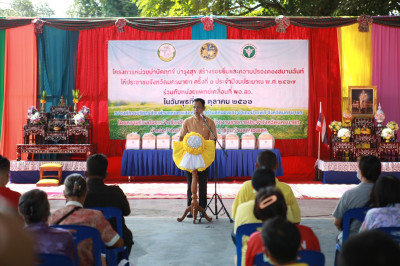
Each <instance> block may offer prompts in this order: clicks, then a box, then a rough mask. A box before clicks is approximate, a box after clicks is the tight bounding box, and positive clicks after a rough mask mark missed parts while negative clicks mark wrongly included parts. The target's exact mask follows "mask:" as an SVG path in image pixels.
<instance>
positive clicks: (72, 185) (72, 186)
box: [64, 174, 87, 198]
mask: <svg viewBox="0 0 400 266" xmlns="http://www.w3.org/2000/svg"><path fill="white" fill-rule="evenodd" d="M64 186H65V189H64V195H65V197H77V198H81V197H83V196H86V192H87V186H86V181H85V179H84V178H83V177H82V176H81V175H80V174H72V175H69V176H67V178H66V179H65V181H64Z"/></svg>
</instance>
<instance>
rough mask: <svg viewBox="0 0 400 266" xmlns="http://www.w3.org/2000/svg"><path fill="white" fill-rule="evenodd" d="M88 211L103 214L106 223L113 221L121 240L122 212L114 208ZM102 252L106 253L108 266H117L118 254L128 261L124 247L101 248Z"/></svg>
mask: <svg viewBox="0 0 400 266" xmlns="http://www.w3.org/2000/svg"><path fill="white" fill-rule="evenodd" d="M90 209H93V210H98V211H101V212H103V215H104V217H105V218H106V220H108V221H110V220H112V219H115V221H116V231H117V233H118V235H119V236H120V237H121V238H122V236H123V229H122V212H121V210H120V209H118V208H116V207H93V208H90ZM103 252H104V253H106V258H107V262H108V265H109V266H114V265H118V254H120V253H122V258H125V259H127V260H129V254H128V249H127V248H126V246H124V247H122V248H111V249H110V248H107V247H105V246H103Z"/></svg>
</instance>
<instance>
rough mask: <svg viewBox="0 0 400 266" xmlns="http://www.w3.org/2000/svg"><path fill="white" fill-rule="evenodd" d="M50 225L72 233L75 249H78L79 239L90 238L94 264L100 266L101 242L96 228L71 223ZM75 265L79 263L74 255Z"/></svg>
mask: <svg viewBox="0 0 400 266" xmlns="http://www.w3.org/2000/svg"><path fill="white" fill-rule="evenodd" d="M52 227H56V228H62V229H65V230H69V231H70V232H71V233H72V236H73V238H74V242H75V247H76V249H77V250H78V244H79V243H80V242H81V241H83V240H85V239H88V238H91V239H92V242H93V258H94V265H95V266H101V245H102V243H103V242H102V241H101V238H100V233H99V231H98V230H97V229H96V228H94V227H91V226H86V225H72V224H68V225H67V224H65V225H53V226H52ZM55 265H57V264H55ZM76 265H79V259H78V256H76ZM57 266H59V265H57Z"/></svg>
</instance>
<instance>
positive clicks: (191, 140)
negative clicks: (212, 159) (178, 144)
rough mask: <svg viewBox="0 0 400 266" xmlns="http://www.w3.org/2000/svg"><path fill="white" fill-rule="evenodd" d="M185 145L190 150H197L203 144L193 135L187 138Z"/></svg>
mask: <svg viewBox="0 0 400 266" xmlns="http://www.w3.org/2000/svg"><path fill="white" fill-rule="evenodd" d="M187 144H188V145H189V147H190V148H192V149H197V148H199V147H201V145H203V142H202V141H201V138H200V137H199V136H196V135H194V136H190V137H189V138H188V140H187Z"/></svg>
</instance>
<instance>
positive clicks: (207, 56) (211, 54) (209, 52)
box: [200, 42, 218, 60]
mask: <svg viewBox="0 0 400 266" xmlns="http://www.w3.org/2000/svg"><path fill="white" fill-rule="evenodd" d="M217 54H218V47H217V46H216V45H215V44H213V43H212V42H206V43H205V44H203V45H202V46H201V47H200V56H201V57H202V58H203V59H204V60H213V59H214V58H216V57H217Z"/></svg>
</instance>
